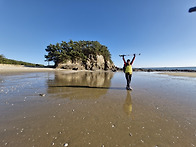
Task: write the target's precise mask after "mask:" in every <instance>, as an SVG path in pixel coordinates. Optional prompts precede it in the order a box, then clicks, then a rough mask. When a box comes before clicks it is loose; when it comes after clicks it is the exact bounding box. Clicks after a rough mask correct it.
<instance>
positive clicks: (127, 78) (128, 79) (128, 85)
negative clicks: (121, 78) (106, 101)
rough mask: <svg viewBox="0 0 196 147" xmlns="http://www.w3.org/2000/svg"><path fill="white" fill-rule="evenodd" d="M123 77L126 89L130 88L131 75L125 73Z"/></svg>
mask: <svg viewBox="0 0 196 147" xmlns="http://www.w3.org/2000/svg"><path fill="white" fill-rule="evenodd" d="M125 77H126V80H127V87H130V83H131V77H132V74H129V73H125Z"/></svg>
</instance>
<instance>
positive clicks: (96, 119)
mask: <svg viewBox="0 0 196 147" xmlns="http://www.w3.org/2000/svg"><path fill="white" fill-rule="evenodd" d="M125 83H126V81H125V77H124V73H123V72H116V73H113V72H76V73H65V72H62V71H47V72H33V73H23V72H21V73H17V74H5V73H4V74H1V75H0V146H1V147H3V146H9V147H12V146H18V147H45V146H47V147H48V146H57V147H59V146H69V147H86V146H90V147H91V146H92V147H115V146H119V147H123V146H124V147H128V146H131V147H133V146H135V147H170V146H172V147H194V146H196V78H193V77H192V78H189V77H175V76H167V75H161V74H156V73H144V72H134V73H133V77H132V85H131V86H132V88H133V91H127V90H126V89H125V86H126V85H125Z"/></svg>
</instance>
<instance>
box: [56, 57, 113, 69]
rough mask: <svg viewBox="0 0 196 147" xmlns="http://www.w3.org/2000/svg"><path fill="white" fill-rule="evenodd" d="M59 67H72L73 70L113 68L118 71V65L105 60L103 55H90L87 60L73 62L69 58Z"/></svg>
mask: <svg viewBox="0 0 196 147" xmlns="http://www.w3.org/2000/svg"><path fill="white" fill-rule="evenodd" d="M57 68H62V69H72V70H84V69H86V70H112V71H116V67H115V65H114V64H113V63H111V62H110V61H108V60H105V59H104V57H103V56H102V55H96V57H95V56H93V55H92V54H90V55H89V57H88V59H87V60H86V62H85V63H84V62H82V61H81V60H78V61H75V62H72V61H71V60H68V61H67V62H66V63H60V64H58V66H57Z"/></svg>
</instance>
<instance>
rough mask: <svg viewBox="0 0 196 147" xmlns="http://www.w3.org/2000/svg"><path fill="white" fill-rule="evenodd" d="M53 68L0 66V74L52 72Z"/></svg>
mask: <svg viewBox="0 0 196 147" xmlns="http://www.w3.org/2000/svg"><path fill="white" fill-rule="evenodd" d="M53 70H55V69H53V68H41V67H40V68H36V67H25V66H23V65H11V64H0V73H11V72H42V71H53Z"/></svg>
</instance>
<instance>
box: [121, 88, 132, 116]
mask: <svg viewBox="0 0 196 147" xmlns="http://www.w3.org/2000/svg"><path fill="white" fill-rule="evenodd" d="M123 110H124V112H125V113H126V114H127V115H128V116H131V114H132V110H133V108H132V100H131V92H130V91H127V95H126V99H125V102H124V104H123ZM132 118H133V117H132Z"/></svg>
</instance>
